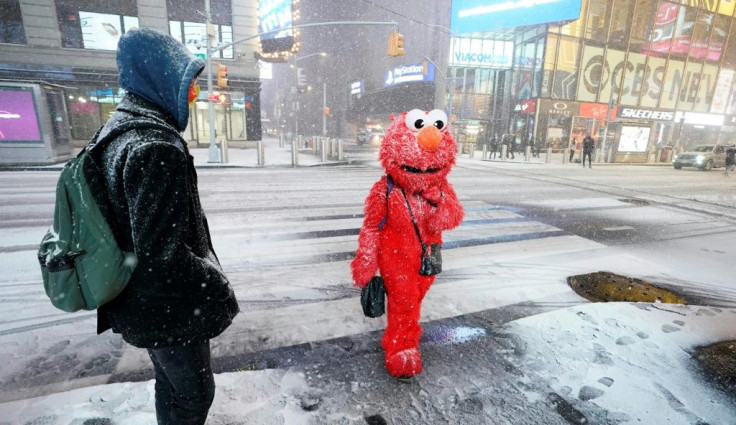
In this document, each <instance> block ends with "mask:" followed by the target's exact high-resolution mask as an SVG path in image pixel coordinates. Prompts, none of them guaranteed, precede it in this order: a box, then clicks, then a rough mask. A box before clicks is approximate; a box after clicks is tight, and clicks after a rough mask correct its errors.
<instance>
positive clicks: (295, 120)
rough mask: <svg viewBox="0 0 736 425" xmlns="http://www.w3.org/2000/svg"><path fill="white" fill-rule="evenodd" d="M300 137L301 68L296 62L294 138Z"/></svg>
mask: <svg viewBox="0 0 736 425" xmlns="http://www.w3.org/2000/svg"><path fill="white" fill-rule="evenodd" d="M298 136H299V67H298V66H297V64H296V60H294V137H298Z"/></svg>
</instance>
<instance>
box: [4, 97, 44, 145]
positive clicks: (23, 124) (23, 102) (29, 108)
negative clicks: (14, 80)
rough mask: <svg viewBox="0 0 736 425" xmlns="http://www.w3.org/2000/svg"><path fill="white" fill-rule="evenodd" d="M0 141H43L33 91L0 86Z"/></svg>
mask: <svg viewBox="0 0 736 425" xmlns="http://www.w3.org/2000/svg"><path fill="white" fill-rule="evenodd" d="M0 141H3V142H41V141H42V139H41V131H40V128H39V125H38V116H37V115H36V106H35V105H34V103H33V92H32V91H30V90H23V89H20V90H17V89H10V88H0Z"/></svg>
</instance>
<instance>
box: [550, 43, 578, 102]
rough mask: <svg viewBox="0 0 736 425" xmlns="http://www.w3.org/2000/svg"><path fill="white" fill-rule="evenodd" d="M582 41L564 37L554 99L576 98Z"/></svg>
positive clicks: (557, 69)
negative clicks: (579, 53) (579, 52)
mask: <svg viewBox="0 0 736 425" xmlns="http://www.w3.org/2000/svg"><path fill="white" fill-rule="evenodd" d="M579 50H580V41H579V39H577V38H573V37H566V36H562V37H561V38H560V47H559V51H558V55H559V57H558V58H557V68H556V69H555V80H554V84H553V86H552V98H553V99H569V100H572V99H574V98H575V92H576V89H577V85H578V78H577V75H578V65H579V64H578V51H579Z"/></svg>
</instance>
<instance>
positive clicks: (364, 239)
mask: <svg viewBox="0 0 736 425" xmlns="http://www.w3.org/2000/svg"><path fill="white" fill-rule="evenodd" d="M391 120H392V123H391V125H390V126H389V128H388V129H387V130H386V135H385V137H384V139H383V142H382V144H381V150H380V154H379V159H380V161H381V163H382V165H383V167H384V168H385V169H386V173H387V174H388V175H390V176H391V178H392V179H393V181H394V188H393V190H391V192H390V194H389V196H388V200H387V199H386V189H387V180H386V176H383V177H382V178H381V179H380V180H379V181H377V182H376V183H375V184H374V185H373V187H372V188H371V191H370V193H369V194H368V197H367V199H366V201H365V219H364V221H363V227H362V228H361V229H360V236H359V237H358V251H357V253H356V256H355V259H354V260H353V262H352V263H351V264H350V267H351V271H352V274H353V280H354V281H355V284H356V285H358V286H360V287H364V286H365V285H366V284H367V283H368V282H369V281H370V280H371V278H372V277H373V276H374V275H375V273H376V270H379V271H380V274H381V276H383V278H384V283H385V286H386V292H387V294H388V307H387V315H388V317H387V319H388V325H387V327H386V331H385V333H384V335H383V341H382V345H383V348H384V350H385V361H386V369H387V370H388V372H389V373H390V374H391V375H393V376H395V377H407V376H414V375H417V374H419V373H421V372H422V359H421V356H420V354H419V350H418V347H419V336H420V335H421V333H422V329H421V327H420V326H419V316H420V308H421V303H422V299H423V298H424V294H426V293H427V290H428V289H429V287H430V286H431V285H432V283H433V282H434V276H422V275H420V274H419V266H420V261H421V246H420V243H419V239H418V238H417V234H416V231H415V229H414V225H413V224H412V221H411V217H410V215H409V210H408V209H407V206H406V200H405V199H404V194H406V199H408V200H409V203H410V205H411V211H412V213H413V215H414V218H415V220H416V222H417V225H418V227H419V231H420V234H421V237H422V241H423V242H424V243H425V244H430V243H441V242H442V231H443V230H449V229H452V228H455V227H457V226H458V225H459V224H460V222H461V221H462V219H463V208H462V206H461V205H460V202H459V201H458V199H457V195H456V194H455V191H454V190H453V188H452V186H451V185H450V183H449V182H448V181H447V174H448V173H449V172H450V169H451V168H452V166H453V165H454V164H455V153H456V152H457V146H456V144H455V140H454V138H453V137H452V134H451V133H450V132H449V131H447V116H446V115H445V113H444V112H442V111H441V110H438V109H436V110H433V111H430V112H425V111H421V110H418V109H414V110H412V111H409V112H408V113H406V112H405V113H404V114H402V115H400V116H398V117H394V116H393V114H392V115H391ZM402 191H403V194H402ZM384 218H386V219H387V220H386V222H385V225H384V226H383V227H382V230H379V223H381V221H382V220H383V219H384Z"/></svg>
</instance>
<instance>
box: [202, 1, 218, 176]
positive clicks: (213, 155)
mask: <svg viewBox="0 0 736 425" xmlns="http://www.w3.org/2000/svg"><path fill="white" fill-rule="evenodd" d="M204 15H205V22H206V24H205V25H206V27H207V29H206V31H207V97H208V99H207V109H208V110H209V120H210V157H209V160H208V161H207V162H220V154H219V152H218V151H217V146H216V145H215V105H213V104H212V101H211V100H209V96H210V95H211V94H212V53H213V50H212V36H211V35H210V26H211V25H212V15H211V14H210V0H204Z"/></svg>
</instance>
